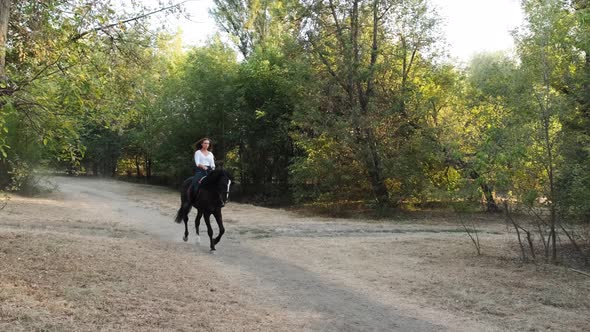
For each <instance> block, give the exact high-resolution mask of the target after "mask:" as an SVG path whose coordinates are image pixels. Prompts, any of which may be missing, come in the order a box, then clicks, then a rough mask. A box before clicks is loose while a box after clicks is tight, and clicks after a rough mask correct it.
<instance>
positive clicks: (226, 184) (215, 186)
mask: <svg viewBox="0 0 590 332" xmlns="http://www.w3.org/2000/svg"><path fill="white" fill-rule="evenodd" d="M231 178H232V177H231V175H230V174H229V172H228V171H226V170H224V169H222V168H218V169H216V170H214V171H213V172H211V174H209V175H207V177H205V178H204V179H203V182H202V183H201V185H204V186H206V187H208V188H209V189H210V190H211V191H213V192H216V193H217V194H219V200H220V203H221V206H224V205H225V203H227V201H228V199H229V189H230V186H231V182H232V181H231Z"/></svg>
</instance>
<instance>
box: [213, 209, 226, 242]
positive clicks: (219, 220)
mask: <svg viewBox="0 0 590 332" xmlns="http://www.w3.org/2000/svg"><path fill="white" fill-rule="evenodd" d="M213 216H214V217H215V221H217V226H218V227H219V235H217V237H216V238H215V240H214V241H213V242H214V243H215V244H218V243H219V241H220V240H221V237H222V236H223V233H225V227H223V219H222V217H221V209H217V211H215V212H213Z"/></svg>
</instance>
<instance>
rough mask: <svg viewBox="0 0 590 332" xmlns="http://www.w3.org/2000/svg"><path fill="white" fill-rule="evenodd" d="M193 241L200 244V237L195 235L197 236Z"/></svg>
mask: <svg viewBox="0 0 590 332" xmlns="http://www.w3.org/2000/svg"><path fill="white" fill-rule="evenodd" d="M195 242H196V243H197V244H201V237H200V236H198V235H197V238H196V239H195Z"/></svg>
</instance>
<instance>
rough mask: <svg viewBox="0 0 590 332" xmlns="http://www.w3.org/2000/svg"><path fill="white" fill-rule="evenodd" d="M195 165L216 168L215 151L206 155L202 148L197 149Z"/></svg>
mask: <svg viewBox="0 0 590 332" xmlns="http://www.w3.org/2000/svg"><path fill="white" fill-rule="evenodd" d="M195 165H197V166H198V165H205V166H209V167H211V169H215V157H213V152H209V153H208V154H207V155H206V156H205V155H204V154H203V152H201V150H197V151H196V152H195Z"/></svg>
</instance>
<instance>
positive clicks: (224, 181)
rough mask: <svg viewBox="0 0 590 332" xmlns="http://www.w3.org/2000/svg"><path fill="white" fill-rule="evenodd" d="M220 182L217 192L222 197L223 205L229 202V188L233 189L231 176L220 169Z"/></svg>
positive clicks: (218, 182)
mask: <svg viewBox="0 0 590 332" xmlns="http://www.w3.org/2000/svg"><path fill="white" fill-rule="evenodd" d="M219 171H220V175H219V180H218V181H217V192H218V193H219V194H220V195H221V201H222V202H223V205H225V203H227V201H228V200H229V188H230V187H231V176H230V175H229V173H228V172H227V171H226V170H224V169H220V170H219Z"/></svg>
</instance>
